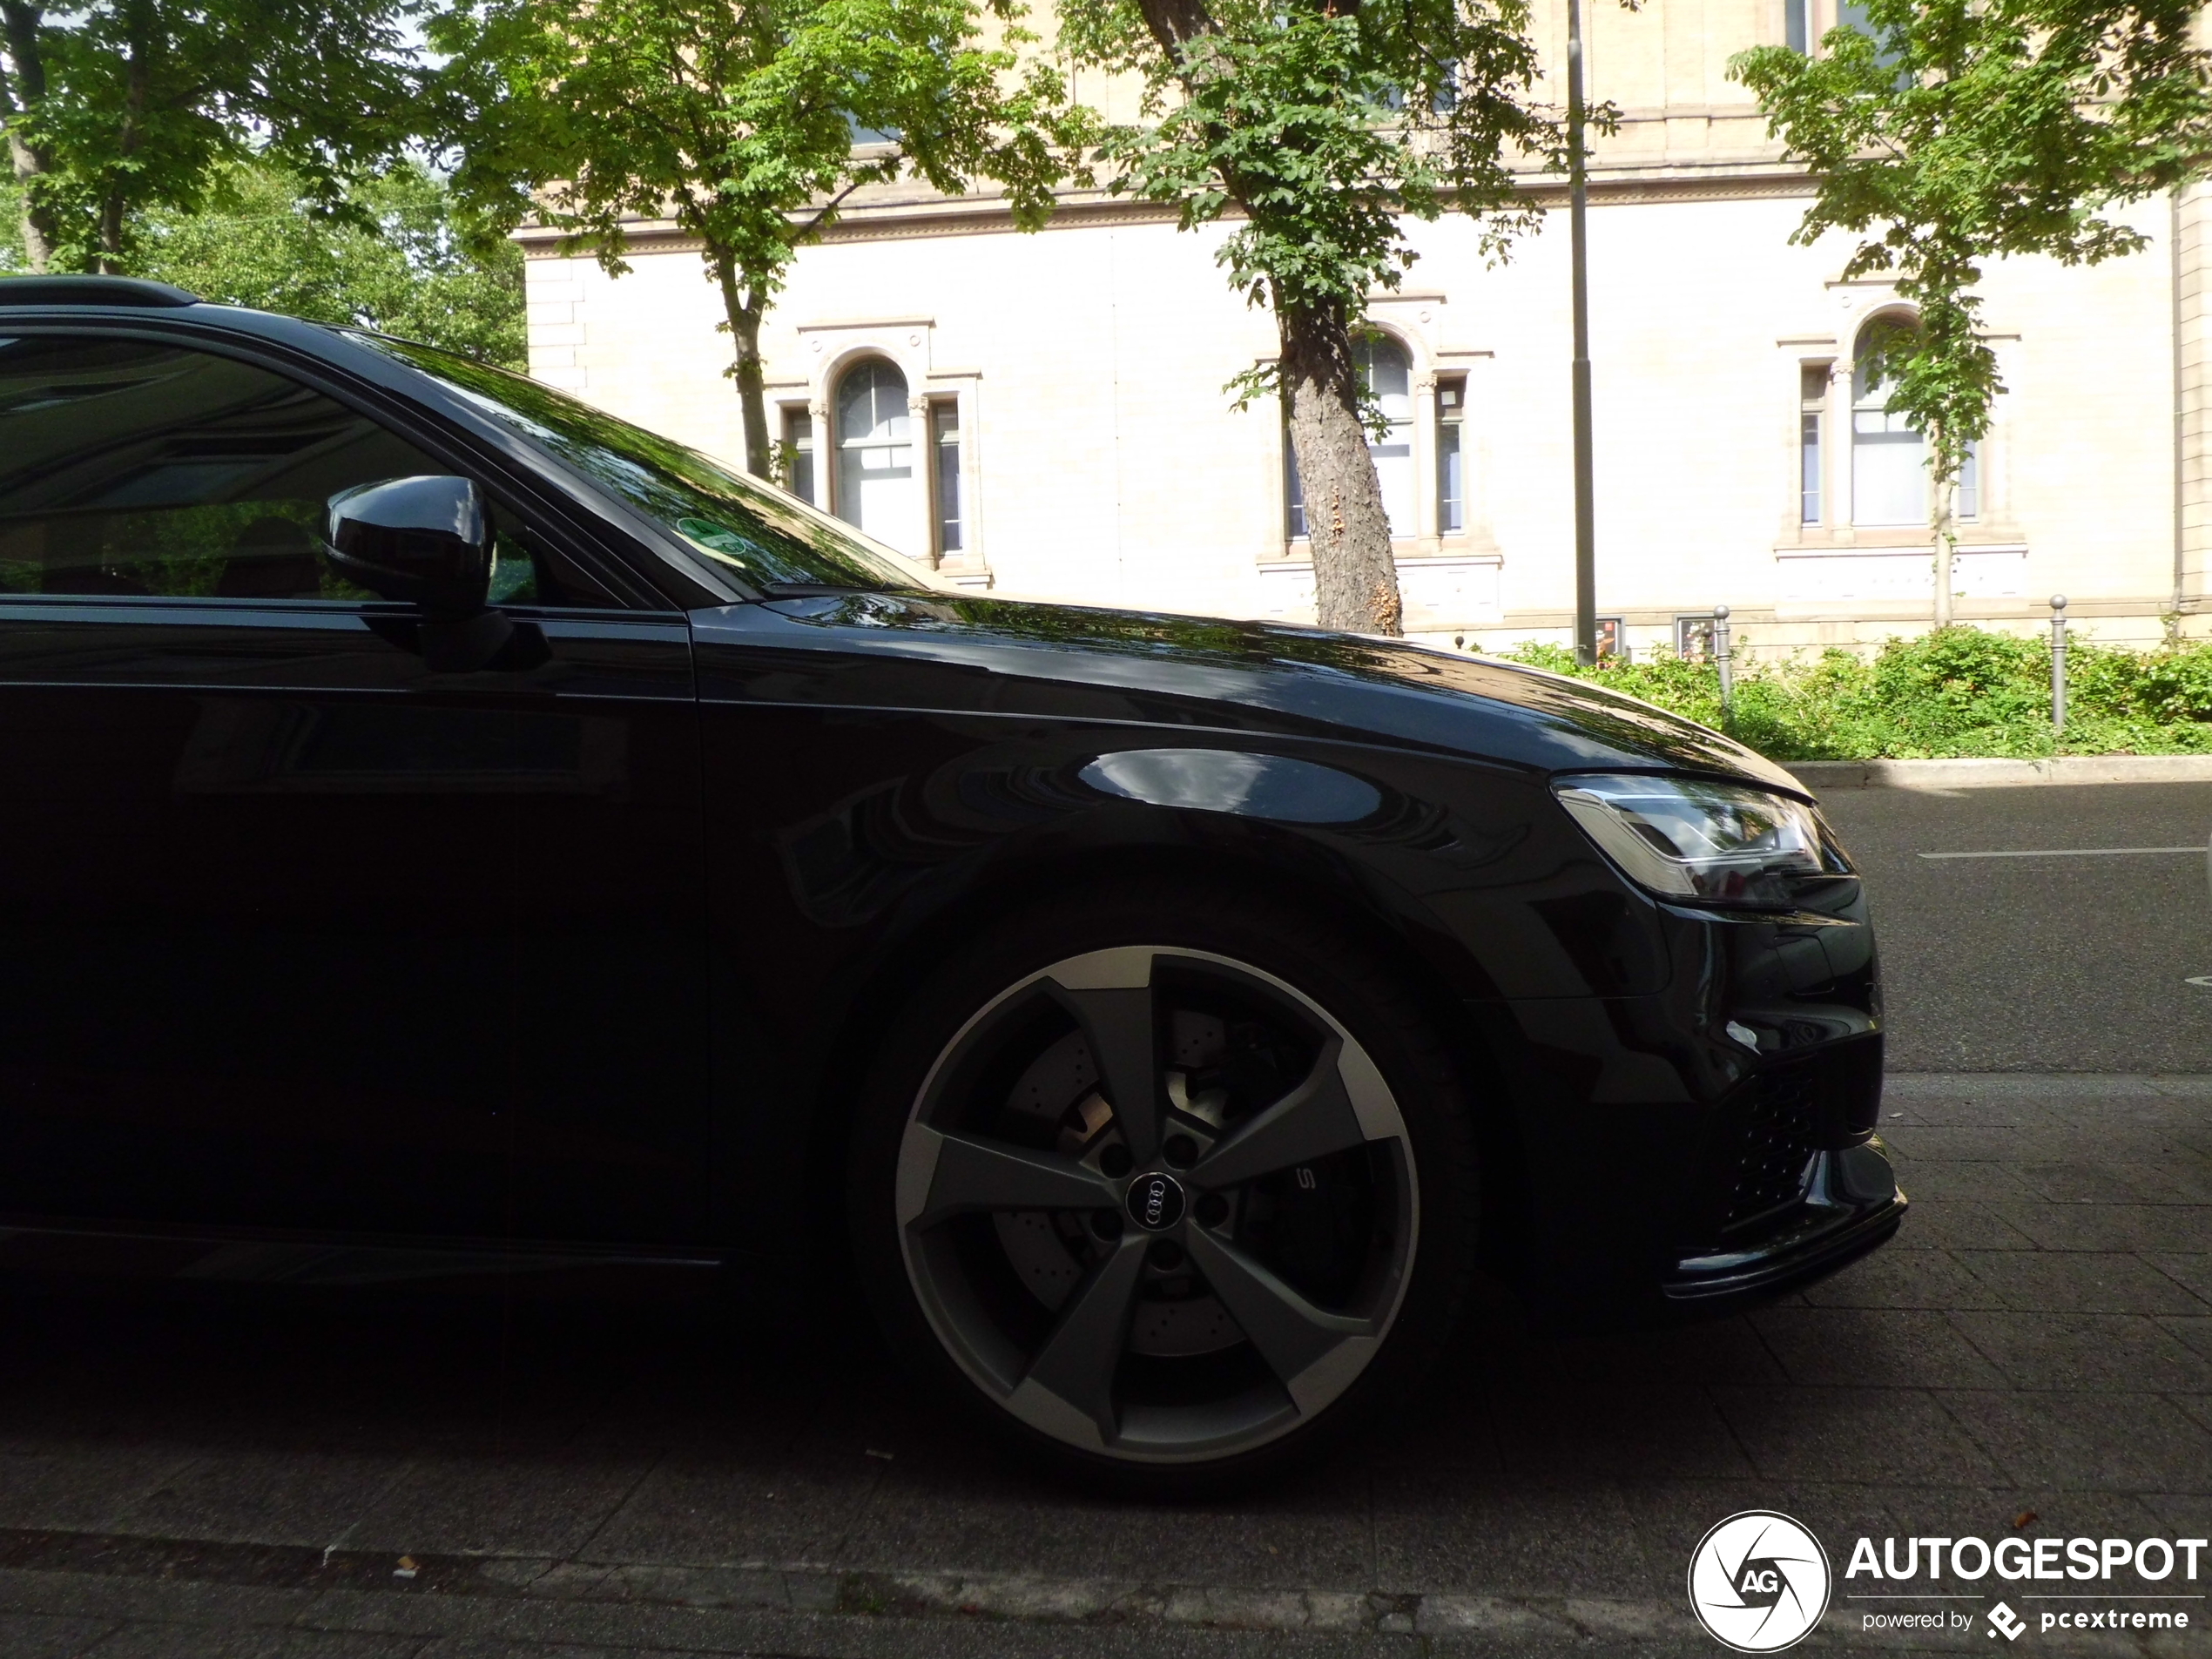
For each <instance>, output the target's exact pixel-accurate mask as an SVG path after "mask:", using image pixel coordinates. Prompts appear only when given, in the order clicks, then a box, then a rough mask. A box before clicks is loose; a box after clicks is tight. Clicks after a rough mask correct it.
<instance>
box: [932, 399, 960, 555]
mask: <svg viewBox="0 0 2212 1659" xmlns="http://www.w3.org/2000/svg"><path fill="white" fill-rule="evenodd" d="M929 433H930V437H931V440H932V448H934V449H935V451H936V455H937V550H938V551H939V552H940V553H957V552H959V551H960V550H961V523H960V405H959V404H958V403H955V402H954V401H951V400H950V399H945V400H942V401H938V402H935V403H932V404H931V405H930V406H929Z"/></svg>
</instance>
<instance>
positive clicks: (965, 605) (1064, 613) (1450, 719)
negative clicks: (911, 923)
mask: <svg viewBox="0 0 2212 1659" xmlns="http://www.w3.org/2000/svg"><path fill="white" fill-rule="evenodd" d="M694 623H695V625H696V626H697V628H698V635H699V639H700V644H701V646H702V648H703V651H704V653H705V656H704V658H703V661H702V664H701V666H702V671H703V673H704V674H705V676H706V678H707V679H708V680H710V681H712V680H717V679H719V678H721V676H720V675H719V674H718V672H717V671H716V668H715V656H716V652H715V649H714V647H715V644H716V642H717V641H718V640H725V641H727V642H729V643H732V644H735V643H738V639H739V638H743V639H744V640H745V642H746V643H748V644H751V645H752V646H754V647H755V648H758V647H760V646H763V645H767V646H771V647H772V648H773V647H781V648H782V649H780V650H776V651H774V654H775V655H776V656H777V657H778V658H779V661H780V663H781V664H782V667H781V669H780V670H779V673H778V674H777V676H776V678H777V679H778V680H779V683H780V685H781V687H782V691H781V693H780V694H783V695H792V694H798V695H801V696H805V697H807V698H809V699H810V700H813V699H820V700H826V701H832V702H843V701H847V700H863V699H864V700H867V701H870V702H880V701H881V700H883V699H884V698H886V697H887V695H889V694H891V693H892V692H893V690H894V688H893V687H891V686H889V685H886V684H885V681H884V671H893V672H894V676H895V673H896V671H895V670H894V664H901V665H904V666H905V667H906V668H908V669H910V670H913V671H917V672H923V673H926V668H925V664H931V663H934V664H939V665H941V666H942V667H943V668H946V669H948V670H953V671H955V673H954V676H953V679H954V682H956V683H959V684H962V685H969V686H975V687H977V688H978V691H977V693H976V694H975V699H976V700H978V701H979V705H980V703H981V701H984V700H987V701H988V706H989V707H991V708H992V709H994V710H995V711H1001V712H1012V711H1017V710H1022V709H1024V708H1025V707H1026V706H1027V705H1029V704H1030V703H1033V702H1034V703H1035V709H1034V711H1035V712H1037V713H1040V714H1042V713H1054V714H1058V715H1062V716H1067V715H1076V716H1077V717H1079V718H1080V717H1082V716H1083V715H1086V714H1088V715H1090V716H1092V717H1094V718H1117V719H1129V718H1142V719H1156V718H1166V719H1169V720H1170V721H1172V722H1173V723H1174V724H1177V725H1193V724H1204V725H1216V726H1226V727H1231V728H1235V729H1241V730H1246V731H1252V730H1258V731H1269V732H1279V733H1281V734H1283V735H1285V736H1290V735H1298V736H1314V737H1318V736H1326V737H1331V738H1339V739H1348V740H1352V741H1365V742H1383V743H1387V744H1391V745H1396V746H1403V747H1413V748H1420V749H1428V750H1440V751H1443V752H1450V753H1455V754H1460V755H1465V756H1467V757H1469V758H1473V759H1487V760H1498V761H1504V762H1507V763H1508V764H1512V765H1522V766H1527V767H1531V768H1534V769H1539V770H1541V771H1544V772H1592V771H1603V770H1611V769H1623V768H1625V769H1629V770H1646V771H1649V770H1660V769H1663V770H1667V771H1681V772H1704V773H1709V774H1716V775H1720V776H1726V777H1737V778H1743V779H1750V780H1753V781H1756V782H1758V783H1762V784H1765V785H1770V786H1778V787H1780V788H1783V789H1786V790H1790V791H1792V792H1796V793H1799V794H1805V793H1807V791H1806V790H1805V788H1804V785H1802V784H1800V783H1799V782H1798V781H1797V779H1795V778H1793V777H1791V774H1790V773H1789V772H1787V771H1785V770H1784V768H1783V767H1781V766H1778V765H1776V764H1775V763H1774V762H1773V761H1770V760H1769V759H1766V758H1765V757H1764V756H1763V755H1761V754H1758V753H1757V752H1754V751H1753V750H1750V749H1748V748H1746V747H1744V745H1742V744H1740V743H1738V742H1737V741H1736V740H1735V739H1734V738H1729V737H1726V736H1724V735H1723V734H1722V733H1720V732H1714V731H1711V730H1710V729H1708V728H1707V727H1704V726H1702V725H1697V724H1696V722H1694V721H1691V720H1686V719H1683V718H1681V717H1680V716H1679V715H1675V714H1669V713H1668V712H1667V711H1665V710H1663V709H1659V708H1655V707H1653V706H1652V705H1650V704H1649V703H1645V702H1642V701H1640V700H1639V699H1637V698H1632V697H1628V696H1624V695H1622V693H1620V692H1617V691H1609V690H1607V689H1605V688H1603V687H1602V686H1597V685H1592V684H1590V683H1589V682H1588V681H1583V680H1575V679H1570V678H1566V677H1565V676H1562V675H1558V674H1551V673H1547V672H1545V671H1542V670H1541V669H1534V668H1528V667H1524V666H1522V665H1521V664H1514V663H1505V662H1500V661H1497V660H1495V659H1494V658H1481V657H1469V656H1466V655H1463V654H1460V653H1458V652H1453V651H1437V650H1432V649H1429V648H1427V647H1425V646H1421V645H1415V644H1407V643H1406V642H1404V641H1400V640H1394V639H1385V638H1380V637H1374V636H1370V635H1361V634H1342V633H1331V632H1328V631H1324V630H1320V629H1313V628H1296V627H1286V626H1281V625H1278V624H1264V623H1251V622H1230V621H1224V620H1220V619H1217V618H1212V617H1177V616H1165V615H1159V614H1155V613H1150V612H1141V611H1128V610H1102V609H1095V608H1093V607H1089V606H1084V605H1070V604H1049V603H1042V602H1035V601H1029V600H1022V599H1011V598H1003V597H995V596H994V597H985V596H981V595H967V594H961V595H957V596H954V595H948V594H942V593H927V594H922V593H911V594H909V593H869V594H852V593H840V594H834V595H820V596H815V597H791V598H782V599H777V600H773V601H771V602H769V603H767V604H758V605H737V606H731V607H728V608H727V609H725V610H719V611H713V612H708V613H705V614H698V613H695V614H694ZM818 653H819V655H818ZM862 657H864V658H867V659H868V661H870V662H871V663H872V664H878V665H880V668H879V669H878V670H877V671H862V672H860V673H857V674H856V673H855V672H853V671H852V670H853V668H857V666H858V664H857V662H856V660H855V659H856V658H862ZM809 659H811V660H812V662H813V668H814V671H813V672H812V673H801V674H800V676H799V680H800V681H804V682H806V683H808V685H809V689H808V690H807V691H799V682H798V681H794V680H793V678H792V670H793V669H795V668H797V667H799V664H801V663H803V662H806V661H808V660H809ZM833 662H841V663H842V664H847V665H849V666H848V667H847V668H846V669H842V670H833V668H832V667H831V664H832V663H833ZM979 669H981V670H985V671H988V680H989V682H991V687H992V689H991V691H990V692H989V694H988V698H987V699H985V698H982V697H981V694H980V691H981V687H980V682H979V680H978V678H977V677H976V676H975V671H976V670H979ZM961 671H964V672H961ZM863 680H865V681H866V682H867V688H868V689H867V690H866V691H863V685H862V681H863ZM840 683H841V689H840ZM909 683H910V684H911V687H912V690H913V691H914V692H917V693H919V692H923V691H924V688H923V686H922V685H921V683H920V681H919V680H912V681H910V682H909ZM1024 688H1026V694H1025V689H1024ZM947 689H948V688H947V685H946V684H945V683H943V682H941V683H940V684H938V685H936V686H934V687H933V688H930V691H929V692H928V693H927V705H934V706H937V707H944V706H947V699H946V697H945V695H944V693H945V691H946V690H947ZM1083 691H1091V692H1094V693H1096V696H1095V697H1086V696H1084V695H1082V692H1083ZM711 694H712V693H711V691H710V695H711ZM902 700H903V699H902ZM965 700H968V699H967V698H960V697H955V698H953V701H954V702H955V703H958V702H961V701H965ZM1194 701H1195V702H1199V703H1204V704H1206V705H1211V709H1209V710H1207V711H1199V710H1197V709H1194V708H1192V707H1191V706H1190V705H1191V704H1192V703H1193V702H1194ZM1093 704H1096V707H1092V706H1090V705H1093Z"/></svg>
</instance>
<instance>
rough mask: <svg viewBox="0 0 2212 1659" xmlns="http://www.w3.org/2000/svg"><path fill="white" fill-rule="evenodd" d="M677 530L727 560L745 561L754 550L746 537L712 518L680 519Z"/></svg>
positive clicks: (677, 522)
mask: <svg viewBox="0 0 2212 1659" xmlns="http://www.w3.org/2000/svg"><path fill="white" fill-rule="evenodd" d="M676 528H677V529H679V530H681V531H683V532H684V534H685V535H686V536H689V537H691V540H693V541H694V542H697V543H698V544H699V545H700V546H701V547H703V548H705V549H706V550H707V551H708V552H710V553H719V554H721V555H722V556H724V557H725V558H732V559H743V558H745V557H746V556H748V555H750V554H751V553H752V551H753V545H752V543H751V542H750V541H748V540H747V539H746V538H745V537H744V536H740V535H738V533H737V531H735V530H733V529H731V528H730V527H729V526H728V525H726V524H718V523H715V522H714V521H713V520H712V519H711V518H679V519H678V520H677V521H676Z"/></svg>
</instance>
